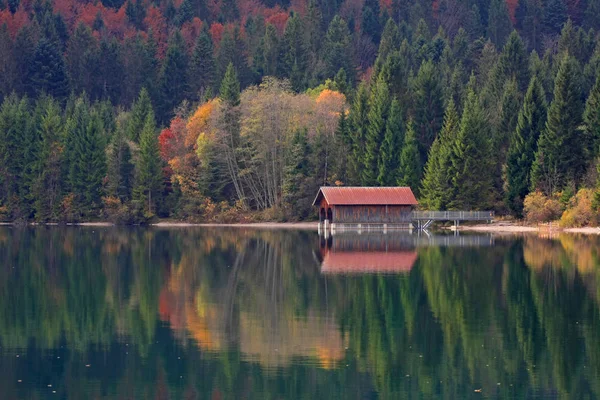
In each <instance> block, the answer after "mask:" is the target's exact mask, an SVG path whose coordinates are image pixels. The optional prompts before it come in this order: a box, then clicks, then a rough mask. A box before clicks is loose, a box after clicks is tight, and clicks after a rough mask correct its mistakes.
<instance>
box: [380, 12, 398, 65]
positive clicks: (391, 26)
mask: <svg viewBox="0 0 600 400" xmlns="http://www.w3.org/2000/svg"><path fill="white" fill-rule="evenodd" d="M400 43H402V41H401V40H400V32H399V31H398V25H396V23H395V22H394V20H393V19H391V18H390V19H388V21H387V23H386V24H385V28H383V33H382V34H381V41H380V42H379V51H378V52H377V60H376V61H375V64H376V65H379V67H375V69H376V70H379V69H380V68H381V65H382V64H383V63H384V62H385V60H386V59H387V57H388V55H389V54H390V53H391V52H392V51H396V50H399V48H400Z"/></svg>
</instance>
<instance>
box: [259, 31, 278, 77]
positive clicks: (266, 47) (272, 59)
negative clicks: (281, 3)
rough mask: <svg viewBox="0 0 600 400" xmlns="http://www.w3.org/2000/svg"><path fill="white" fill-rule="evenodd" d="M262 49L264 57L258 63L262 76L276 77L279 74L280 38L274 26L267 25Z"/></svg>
mask: <svg viewBox="0 0 600 400" xmlns="http://www.w3.org/2000/svg"><path fill="white" fill-rule="evenodd" d="M260 48H261V50H262V51H261V53H262V57H261V59H260V60H256V61H258V64H259V70H260V71H261V75H263V76H265V75H266V76H275V75H276V74H277V72H278V66H277V64H278V57H279V38H278V37H277V31H276V30H275V27H274V26H273V25H271V24H268V25H267V27H266V30H265V35H264V36H263V38H262V40H261V45H260Z"/></svg>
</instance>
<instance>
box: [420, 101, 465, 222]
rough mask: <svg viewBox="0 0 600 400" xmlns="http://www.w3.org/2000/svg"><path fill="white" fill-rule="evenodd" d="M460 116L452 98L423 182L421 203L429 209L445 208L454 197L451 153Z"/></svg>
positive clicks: (426, 165)
mask: <svg viewBox="0 0 600 400" xmlns="http://www.w3.org/2000/svg"><path fill="white" fill-rule="evenodd" d="M459 129H460V118H459V117H458V113H457V112H456V106H455V105H454V101H453V100H452V99H450V100H449V101H448V105H447V106H446V112H445V114H444V125H443V126H442V130H441V131H440V134H439V135H438V137H437V138H436V139H435V141H434V142H433V145H432V146H431V149H429V158H428V159H427V163H426V164H425V172H424V176H423V182H422V184H421V200H420V202H421V204H422V205H423V206H425V207H426V208H427V209H429V210H445V209H446V208H447V207H448V204H449V203H450V201H451V200H452V199H453V198H454V195H453V186H452V177H453V176H454V171H453V170H452V163H451V155H452V150H453V147H454V141H455V140H456V138H457V137H458V132H459Z"/></svg>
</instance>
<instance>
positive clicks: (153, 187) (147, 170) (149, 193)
mask: <svg viewBox="0 0 600 400" xmlns="http://www.w3.org/2000/svg"><path fill="white" fill-rule="evenodd" d="M162 186H163V177H162V162H161V159H160V152H159V147H158V135H157V134H156V122H155V121H154V113H153V112H150V113H148V115H147V116H146V121H145V122H144V129H143V130H142V133H141V135H140V150H139V154H138V159H137V162H136V166H135V184H134V188H133V199H134V200H136V201H139V202H140V203H141V204H143V209H144V213H145V215H146V216H153V215H156V213H157V210H158V205H159V204H160V200H161V198H160V197H161V195H162Z"/></svg>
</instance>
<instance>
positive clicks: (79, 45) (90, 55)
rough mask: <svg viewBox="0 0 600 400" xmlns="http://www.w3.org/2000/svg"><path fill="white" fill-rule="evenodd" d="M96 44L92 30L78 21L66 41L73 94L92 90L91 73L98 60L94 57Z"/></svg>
mask: <svg viewBox="0 0 600 400" xmlns="http://www.w3.org/2000/svg"><path fill="white" fill-rule="evenodd" d="M97 46H98V43H97V40H96V38H95V37H94V36H93V35H92V30H91V29H90V28H89V27H88V26H87V25H85V24H84V23H80V24H79V25H77V28H76V29H75V31H74V32H73V34H72V35H71V37H70V39H69V42H68V43H67V59H66V61H67V63H66V64H67V70H68V73H69V78H70V82H71V88H72V90H73V91H74V92H75V94H77V95H79V94H81V93H83V92H87V93H88V94H89V93H90V92H91V91H92V84H93V73H94V70H95V68H96V63H97V61H98V59H97V57H94V55H95V50H96V48H97Z"/></svg>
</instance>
